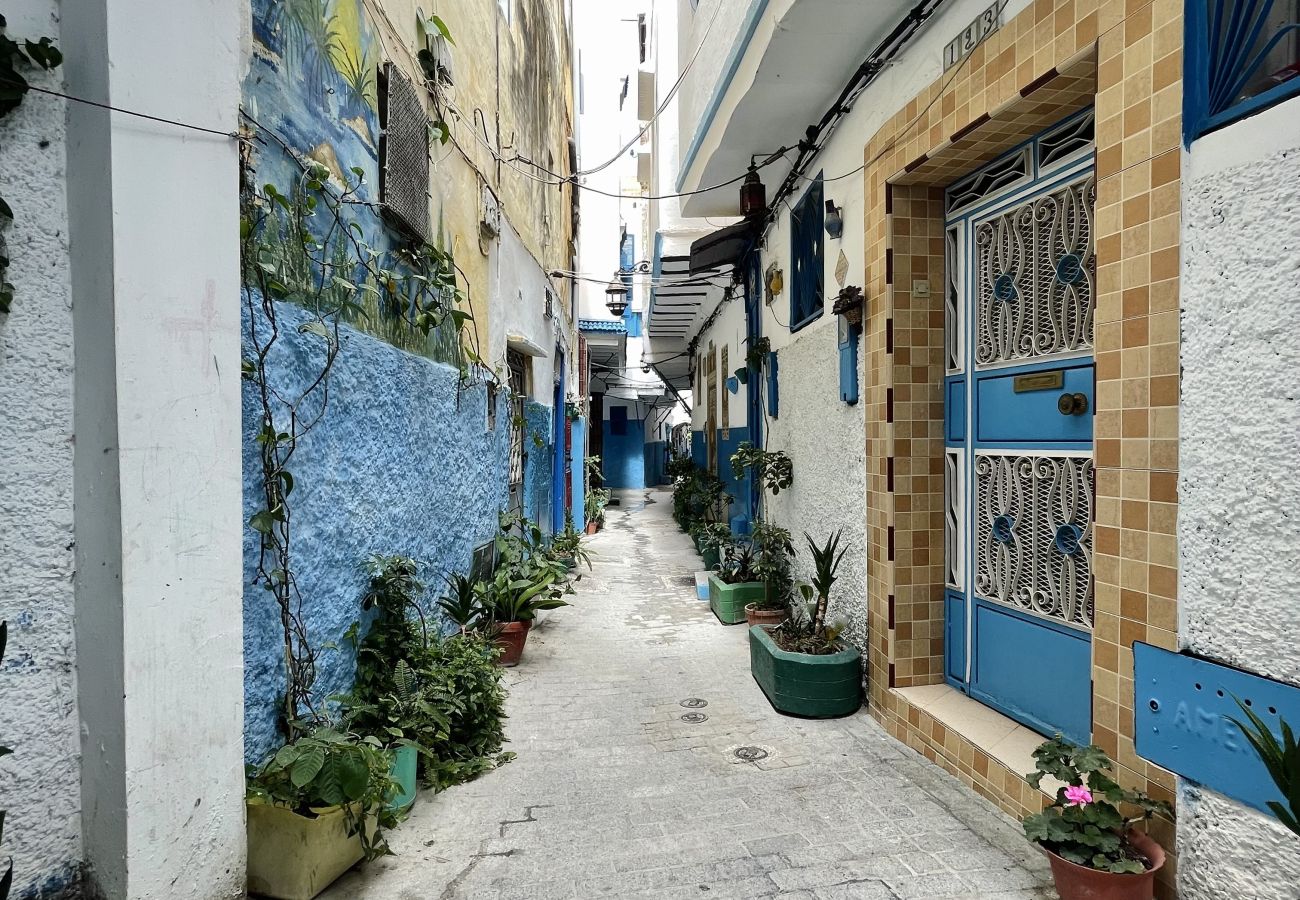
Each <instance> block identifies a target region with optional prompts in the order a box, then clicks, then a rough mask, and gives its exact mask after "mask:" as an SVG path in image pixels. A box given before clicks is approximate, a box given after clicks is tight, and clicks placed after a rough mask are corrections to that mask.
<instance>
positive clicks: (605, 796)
mask: <svg viewBox="0 0 1300 900" xmlns="http://www.w3.org/2000/svg"><path fill="white" fill-rule="evenodd" d="M622 500H623V503H622V505H621V506H620V507H611V508H610V510H609V516H608V523H607V527H606V529H605V530H604V531H603V532H602V533H601V534H599V535H597V536H596V537H594V538H592V539H590V541H589V547H590V548H591V550H592V551H593V554H594V556H595V561H594V564H595V571H594V572H593V573H590V574H587V575H586V576H585V577H584V578H583V579H582V581H581V582H580V583H579V585H578V594H577V596H576V597H574V598H571V599H572V600H573V603H574V606H573V608H570V609H560V610H557V611H555V612H554V613H552V614H550V616H549V617H548V618H547V619H546V620H545V621H544V622H541V623H539V624H538V625H537V627H535V628H534V629H533V632H532V634H531V636H530V637H529V639H528V646H527V649H526V650H525V652H524V660H523V662H522V664H521V665H520V666H519V667H518V668H515V669H512V670H507V676H506V677H507V681H508V683H509V686H510V703H509V712H510V716H511V718H510V721H509V723H508V727H507V733H508V735H509V737H510V740H511V745H510V749H512V750H514V751H515V752H516V753H518V754H519V758H518V759H516V760H515V761H514V762H512V763H510V764H509V765H506V766H504V767H502V768H501V769H499V770H497V771H495V772H492V773H490V774H488V775H487V776H485V777H483V778H481V779H479V780H478V781H476V782H473V783H471V784H467V785H463V786H460V787H456V788H452V789H451V790H448V791H445V792H444V793H441V794H438V795H436V796H435V795H433V794H430V793H428V792H425V793H424V794H422V795H421V797H420V799H419V801H418V802H417V804H416V806H415V808H414V810H413V812H412V815H411V817H410V819H409V820H408V821H407V822H406V823H405V824H404V825H403V826H402V827H401V828H400V829H398V830H396V831H395V832H393V833H392V835H391V836H390V837H391V844H392V847H393V849H394V851H395V852H396V854H397V855H396V856H394V857H391V858H388V859H385V860H381V861H378V862H376V863H374V864H372V865H370V866H369V867H367V868H365V869H362V870H358V871H354V872H352V873H350V874H349V875H347V876H345V878H344V879H342V880H341V881H340V882H339V883H338V884H337V885H336V886H335V887H334V888H333V889H331V890H330V891H329V892H328V893H327V894H326V895H325V896H326V897H327V898H330V900H344V898H374V900H378V898H384V900H417V898H418V900H431V898H442V900H452V898H471V900H505V898H526V900H551V898H588V897H618V898H631V897H647V898H649V897H653V898H665V900H669V898H686V897H691V898H710V900H721V898H754V897H784V898H790V900H795V898H827V900H829V898H900V900H905V898H916V897H999V898H1007V900H1011V898H1018V900H1019V898H1037V897H1053V896H1055V895H1054V894H1053V893H1052V892H1051V891H1050V889H1045V888H1044V885H1046V884H1047V883H1048V881H1049V876H1048V874H1047V871H1046V866H1045V864H1044V863H1043V861H1042V858H1041V856H1039V854H1038V853H1037V852H1035V851H1034V850H1033V849H1032V848H1031V847H1030V846H1029V845H1028V844H1027V843H1026V842H1025V841H1024V839H1023V838H1022V836H1021V834H1020V832H1019V829H1018V827H1017V826H1016V825H1015V823H1014V822H1012V821H1011V820H1009V819H1007V818H1006V817H1005V816H1003V815H1002V814H1001V813H1000V812H998V811H997V810H996V809H994V808H993V807H992V806H991V805H989V804H987V803H985V802H984V801H983V800H981V799H980V798H978V797H977V796H975V795H974V794H973V793H971V792H969V791H968V790H967V789H966V788H964V787H962V786H961V785H959V784H958V782H956V781H955V780H954V779H952V778H951V777H950V776H948V775H947V774H946V773H944V772H943V771H942V770H940V769H938V768H936V767H934V766H932V765H930V764H929V763H927V762H926V761H925V760H924V759H922V758H921V757H919V756H917V755H916V754H914V753H913V752H911V751H910V750H908V749H907V748H905V747H903V746H902V745H901V744H899V743H897V742H896V741H894V740H893V739H892V738H890V737H888V736H887V735H886V734H885V733H884V732H883V731H882V730H881V729H880V728H879V727H878V726H877V725H876V724H875V722H874V721H873V720H872V719H870V718H869V717H868V716H867V715H866V714H865V713H859V714H858V715H855V716H852V717H849V718H847V719H840V720H835V721H807V720H801V719H791V718H786V717H783V716H779V715H777V714H776V713H775V712H773V710H772V708H771V707H770V706H769V705H768V703H767V701H766V699H765V698H764V697H763V694H762V692H761V691H760V690H759V688H758V687H757V685H755V684H754V681H753V679H752V678H751V677H750V674H749V657H748V648H747V644H746V635H745V628H744V627H743V626H740V625H737V626H733V627H724V626H722V625H721V624H719V622H718V621H717V619H715V618H714V617H713V615H712V613H710V612H709V608H708V604H707V603H704V602H701V601H699V600H697V599H695V590H694V583H693V577H692V571H693V569H694V567H695V566H697V565H698V564H699V563H698V557H697V556H696V555H695V553H694V550H693V548H692V547H691V544H690V541H689V539H688V538H687V537H686V536H685V535H683V534H682V533H681V532H680V531H679V530H678V529H677V528H676V526H675V525H674V524H673V522H672V519H671V516H670V514H669V513H670V506H671V498H670V496H669V495H668V494H667V493H664V492H638V493H629V494H624V495H623V497H622ZM692 697H695V698H701V699H704V700H706V701H707V702H708V705H707V706H706V707H704V708H702V709H700V710H699V712H703V713H704V714H705V715H707V716H708V719H707V720H706V721H704V722H700V723H697V724H691V723H688V722H684V721H682V718H681V717H682V716H683V715H684V714H686V713H688V712H691V711H692V710H689V709H687V708H683V707H682V706H681V705H680V701H682V700H684V699H686V698H692ZM742 746H756V747H761V748H763V749H764V750H766V751H767V754H768V755H767V758H766V759H763V760H760V761H758V762H745V761H742V760H740V759H737V757H736V756H735V754H734V750H735V749H736V748H738V747H742Z"/></svg>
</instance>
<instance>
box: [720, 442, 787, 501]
mask: <svg viewBox="0 0 1300 900" xmlns="http://www.w3.org/2000/svg"><path fill="white" fill-rule="evenodd" d="M747 471H753V473H754V478H755V479H756V480H757V481H758V483H759V484H760V485H761V486H762V487H763V488H765V489H766V490H769V491H771V492H772V495H773V496H776V495H777V494H779V493H781V491H783V490H785V489H786V488H788V487H790V485H791V484H793V483H794V464H793V463H792V462H791V461H790V457H789V456H788V455H787V454H786V452H785V451H784V450H764V449H762V448H761V447H755V446H754V445H753V444H751V443H750V442H749V441H741V443H740V445H739V446H738V447H737V448H736V452H735V453H733V454H731V474H732V475H734V476H735V477H736V480H740V479H741V478H744V477H745V472H747Z"/></svg>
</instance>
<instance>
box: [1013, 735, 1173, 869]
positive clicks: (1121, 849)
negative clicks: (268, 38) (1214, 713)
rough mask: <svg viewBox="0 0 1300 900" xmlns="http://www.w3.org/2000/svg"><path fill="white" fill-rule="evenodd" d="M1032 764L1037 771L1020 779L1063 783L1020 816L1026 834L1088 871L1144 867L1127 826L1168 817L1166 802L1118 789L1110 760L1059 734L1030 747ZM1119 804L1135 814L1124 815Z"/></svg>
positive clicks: (1145, 862) (1170, 812)
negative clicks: (1038, 808) (1048, 800)
mask: <svg viewBox="0 0 1300 900" xmlns="http://www.w3.org/2000/svg"><path fill="white" fill-rule="evenodd" d="M1034 763H1035V766H1036V768H1037V770H1038V771H1036V772H1032V773H1030V774H1028V775H1026V776H1025V780H1026V781H1028V782H1029V783H1030V784H1032V785H1033V786H1034V787H1038V786H1039V784H1040V783H1041V782H1042V780H1043V777H1044V776H1046V775H1050V776H1052V777H1053V778H1055V779H1056V780H1057V781H1061V782H1063V783H1064V786H1063V787H1061V788H1059V789H1057V792H1056V800H1055V801H1053V802H1052V804H1051V805H1050V806H1048V807H1047V808H1046V809H1044V810H1043V811H1042V812H1040V813H1035V814H1033V815H1030V816H1026V817H1025V820H1024V822H1023V825H1024V829H1025V836H1026V837H1028V838H1029V839H1030V840H1031V841H1034V842H1035V843H1037V844H1041V845H1042V846H1043V847H1045V848H1046V849H1047V850H1050V851H1051V852H1052V853H1055V854H1056V855H1057V856H1060V857H1061V858H1062V859H1066V860H1069V861H1070V862H1072V863H1077V864H1078V865H1081V866H1087V867H1088V868H1090V869H1097V870H1099V871H1102V872H1115V873H1133V874H1136V873H1140V872H1144V871H1146V870H1147V869H1148V868H1150V865H1151V863H1150V860H1148V859H1147V858H1146V857H1145V856H1144V855H1143V854H1142V852H1141V851H1139V850H1138V849H1137V848H1136V847H1134V846H1133V843H1132V842H1131V841H1130V840H1129V829H1130V828H1132V826H1133V825H1135V824H1136V823H1138V822H1142V821H1145V820H1147V819H1149V818H1151V817H1152V816H1154V815H1156V814H1162V815H1164V816H1166V817H1168V818H1172V817H1173V810H1172V809H1171V808H1170V806H1169V804H1168V803H1165V802H1164V801H1163V800H1153V799H1152V798H1150V797H1148V796H1147V795H1146V794H1144V793H1142V792H1141V791H1132V790H1129V789H1128V788H1124V787H1120V785H1119V784H1118V783H1116V782H1115V781H1114V780H1113V779H1112V778H1111V777H1110V775H1109V774H1107V773H1108V772H1110V771H1111V769H1112V766H1113V763H1112V762H1111V761H1110V759H1109V758H1108V757H1107V756H1106V753H1105V752H1104V751H1103V750H1102V749H1101V748H1100V747H1097V746H1091V745H1090V746H1087V747H1079V746H1077V745H1075V744H1071V743H1070V742H1069V741H1067V740H1065V739H1064V738H1063V737H1061V736H1060V735H1059V734H1058V735H1057V736H1056V737H1055V738H1054V739H1053V740H1050V741H1046V742H1044V743H1043V744H1042V745H1040V746H1039V748H1038V749H1037V750H1035V751H1034ZM1121 805H1122V806H1124V807H1126V808H1128V809H1130V810H1133V811H1135V812H1136V813H1137V814H1136V815H1128V816H1126V815H1125V814H1124V813H1122V812H1121V811H1120V806H1121Z"/></svg>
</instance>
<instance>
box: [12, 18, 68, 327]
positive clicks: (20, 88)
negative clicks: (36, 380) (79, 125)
mask: <svg viewBox="0 0 1300 900" xmlns="http://www.w3.org/2000/svg"><path fill="white" fill-rule="evenodd" d="M7 27H8V22H6V21H5V17H4V16H3V15H0V30H2V29H5V28H7ZM62 62H63V53H62V52H60V51H59V48H58V47H55V46H54V44H53V43H52V42H51V41H50V39H49V38H47V37H43V38H41V39H40V40H39V41H23V43H22V44H21V45H20V44H19V43H18V42H17V41H15V40H13V39H12V38H10V37H8V36H6V35H3V34H0V119H3V118H4V117H5V116H7V115H9V113H11V112H13V111H14V110H15V109H17V108H18V107H19V106H21V105H22V102H23V98H24V97H25V96H27V92H28V91H29V90H31V85H29V84H28V83H27V79H26V78H24V77H23V75H22V72H21V71H20V70H21V69H23V68H26V67H28V66H40V67H41V68H42V69H44V70H46V71H49V70H50V69H53V68H55V67H56V66H58V65H59V64H61V63H62ZM13 220H14V213H13V210H12V209H10V208H9V204H8V203H6V202H5V199H4V198H3V197H0V315H7V314H8V313H9V309H10V307H11V306H12V305H13V301H14V286H13V285H12V284H10V283H9V280H8V278H7V275H8V273H9V247H8V244H7V243H6V242H5V239H4V232H5V231H6V230H7V229H8V228H9V226H10V225H11V224H13Z"/></svg>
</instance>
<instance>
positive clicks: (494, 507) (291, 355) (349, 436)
mask: <svg viewBox="0 0 1300 900" xmlns="http://www.w3.org/2000/svg"><path fill="white" fill-rule="evenodd" d="M278 314H279V317H280V321H281V327H282V330H283V331H284V332H285V335H286V336H285V337H284V338H282V340H281V342H280V343H279V344H278V345H277V348H276V350H275V352H273V353H272V354H271V356H270V357H269V359H268V360H267V366H268V372H269V374H270V377H271V379H272V380H273V381H274V383H276V384H279V385H282V386H283V387H284V389H286V390H287V391H290V392H292V391H293V390H295V389H298V388H301V387H302V386H303V384H304V380H305V379H306V378H307V377H310V376H311V375H312V374H313V373H314V372H316V371H318V354H319V353H320V348H321V343H320V340H319V339H318V338H316V337H314V336H312V335H300V334H298V333H297V325H298V324H299V323H300V322H304V321H307V319H308V315H307V313H306V312H305V311H304V310H302V309H301V308H300V307H297V306H293V305H291V304H288V303H285V304H281V306H280V308H279V313H278ZM245 315H246V316H247V313H245ZM244 327H245V328H246V329H247V327H248V321H247V318H246V319H245V322H244ZM458 379H459V373H458V372H457V371H456V370H455V369H453V368H451V367H450V366H446V365H443V364H440V363H436V362H433V361H431V360H429V359H425V358H423V357H420V356H416V355H414V354H411V353H407V352H405V351H402V350H400V349H398V348H396V347H394V346H392V345H391V344H389V343H386V342H384V341H382V340H379V339H377V338H374V337H371V336H370V335H367V334H363V333H361V332H359V331H355V330H353V329H351V328H346V327H345V328H344V329H343V333H342V336H341V341H340V352H339V355H338V359H337V361H336V363H335V367H334V370H333V375H332V377H331V380H330V401H329V408H328V410H327V411H326V415H325V417H324V418H323V419H322V420H321V422H320V424H319V425H318V426H317V428H316V429H315V430H314V431H312V432H310V433H309V434H308V435H307V436H306V437H305V438H304V439H303V440H302V441H301V442H300V444H299V447H298V450H297V453H296V454H295V455H294V457H293V460H292V462H291V464H290V469H291V470H292V472H293V474H294V476H295V484H296V487H295V490H294V492H293V496H292V504H293V523H294V535H293V539H294V550H295V552H294V558H295V561H296V566H297V577H298V582H299V586H300V589H301V592H302V597H303V605H304V616H305V619H306V624H307V628H308V632H309V635H310V639H311V641H312V644H313V645H315V646H316V647H321V646H323V645H325V644H327V643H328V642H336V643H337V644H338V645H339V648H338V649H335V650H323V651H321V653H320V655H319V658H318V660H317V666H318V675H317V681H316V691H317V694H318V695H319V696H321V697H325V696H328V695H330V694H333V693H337V692H340V691H343V690H346V689H347V688H349V687H350V686H351V684H352V679H353V677H354V674H355V659H354V657H353V654H352V652H351V650H350V648H348V646H347V642H346V641H345V640H344V637H343V635H344V632H346V631H347V629H348V627H349V626H350V625H351V624H352V623H353V622H354V621H356V620H358V619H359V618H361V613H360V601H361V596H362V593H363V591H364V589H365V578H364V576H363V574H362V572H361V569H360V564H361V561H362V560H363V559H364V558H365V557H366V556H367V555H369V554H371V553H386V554H388V553H401V554H406V555H410V556H414V557H416V558H417V559H421V560H424V561H425V562H426V563H427V564H428V571H427V576H428V580H429V581H430V582H431V583H436V581H437V580H438V574H439V573H442V572H449V571H461V572H464V571H467V570H468V569H469V564H470V557H471V553H472V550H473V548H474V547H475V546H476V545H478V544H481V543H483V542H484V541H488V540H490V539H491V538H492V536H493V534H494V533H495V531H496V525H497V511H498V510H499V509H502V508H504V507H505V505H506V502H507V499H508V496H507V486H506V482H507V477H508V447H509V428H508V427H507V425H506V423H505V421H504V419H502V418H498V423H497V427H496V428H495V430H493V431H488V430H487V420H486V406H487V394H486V392H487V388H486V387H484V386H477V387H469V388H459V389H458V386H457V381H458ZM502 404H503V405H504V401H502ZM258 414H259V408H258V404H257V401H256V398H255V395H254V393H253V386H252V385H251V384H248V383H246V385H245V388H244V416H243V418H244V498H245V499H244V506H245V516H249V515H252V513H253V512H254V511H256V509H258V508H259V506H260V503H259V497H260V493H261V490H260V485H259V479H258V475H259V473H260V465H259V463H258V456H257V447H256V444H255V442H254V435H255V433H256V430H257V424H258ZM543 471H544V472H546V471H548V470H546V469H544V470H543ZM257 552H258V543H257V540H256V535H255V533H254V532H253V531H252V530H251V529H248V528H247V527H246V528H245V529H244V576H245V582H246V583H247V584H249V585H250V586H249V587H248V588H247V589H246V590H245V595H244V667H245V669H244V671H245V676H244V677H245V689H244V704H245V707H244V715H245V755H246V757H247V759H248V760H249V761H250V762H256V761H260V760H261V759H263V758H264V757H265V756H266V755H267V754H269V753H270V752H272V751H273V750H274V749H275V748H276V747H277V746H279V744H280V743H281V739H280V735H279V733H278V732H277V730H276V715H277V712H278V704H279V700H280V694H281V691H282V690H283V684H284V667H283V663H282V644H281V640H282V639H281V631H280V623H279V613H278V608H277V607H276V605H275V603H274V601H273V600H272V599H271V598H270V596H269V595H268V594H267V593H266V591H264V590H262V589H261V588H260V587H252V586H251V583H252V580H253V577H254V574H255V569H256V563H257Z"/></svg>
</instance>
